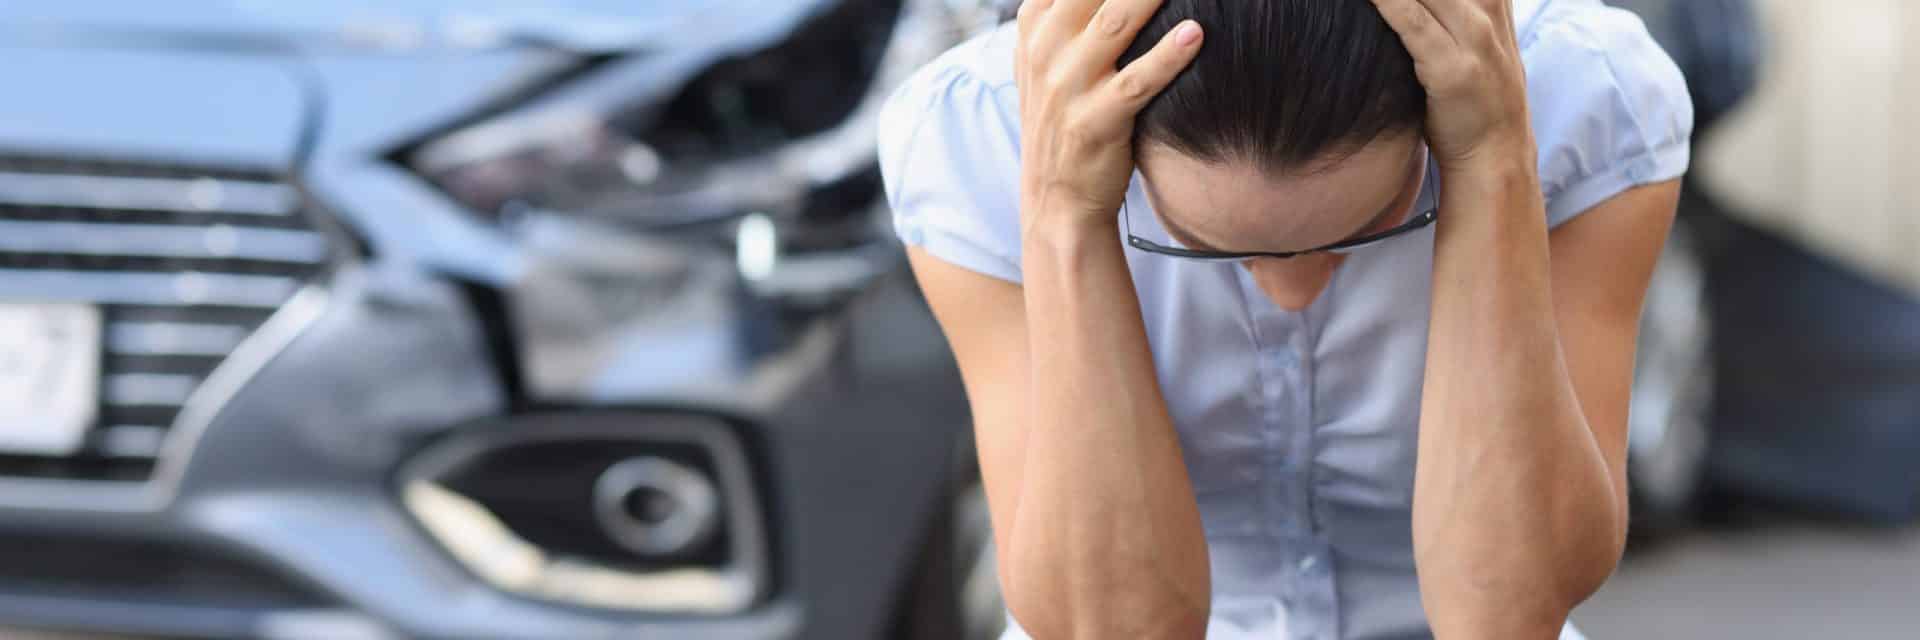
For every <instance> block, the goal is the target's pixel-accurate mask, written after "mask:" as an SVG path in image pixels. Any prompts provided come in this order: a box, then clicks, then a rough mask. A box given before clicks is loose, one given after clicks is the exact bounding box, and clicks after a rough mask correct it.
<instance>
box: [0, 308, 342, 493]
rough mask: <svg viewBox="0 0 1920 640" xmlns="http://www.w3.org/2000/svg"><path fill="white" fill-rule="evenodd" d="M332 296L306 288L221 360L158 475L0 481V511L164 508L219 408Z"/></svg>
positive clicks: (182, 420)
mask: <svg viewBox="0 0 1920 640" xmlns="http://www.w3.org/2000/svg"><path fill="white" fill-rule="evenodd" d="M0 278H4V274H0ZM0 281H4V280H0ZM329 298H330V296H329V294H328V292H327V290H326V288H324V287H322V286H320V285H310V286H308V287H306V288H304V289H301V290H300V291H299V293H296V294H294V296H293V298H292V299H290V300H288V301H287V303H286V305H285V306H282V307H281V308H280V310H279V311H276V312H274V314H273V316H272V317H270V318H268V319H267V321H266V322H265V323H263V324H261V325H260V328H259V329H258V330H256V331H254V333H253V335H251V336H248V337H247V339H246V341H245V342H243V343H241V345H240V346H239V348H237V349H235V350H234V351H233V354H232V355H230V356H228V357H227V359H226V360H225V361H224V362H221V363H220V366H219V367H217V368H215V369H214V370H213V373H212V374H211V375H209V376H207V379H206V380H205V381H204V382H202V383H201V384H200V386H199V388H197V389H195V390H194V392H193V394H192V395H191V396H189V397H188V398H187V402H186V404H185V405H184V406H183V407H182V408H181V410H180V413H179V415H177V416H176V417H175V418H174V421H173V425H172V427H171V428H170V429H169V430H168V433H167V439H166V442H165V443H164V444H163V445H162V446H161V450H160V455H159V460H158V462H157V463H156V466H155V468H154V471H153V475H152V476H151V477H149V478H147V480H146V481H145V482H118V481H107V480H70V479H57V478H18V477H0V507H7V508H19V509H50V510H51V509H62V510H71V511H94V512H146V511H158V510H160V509H161V508H163V507H165V506H166V505H167V503H168V502H169V501H171V500H172V499H173V498H174V496H175V495H176V494H177V493H178V491H179V489H180V481H181V479H182V478H184V477H185V475H186V469H187V465H188V464H189V463H191V462H192V458H193V452H194V450H195V448H196V447H197V446H198V445H199V442H200V438H201V437H202V436H203V435H205V433H206V430H207V428H208V427H210V426H211V425H212V424H213V421H214V419H215V418H217V417H218V416H219V412H220V410H221V409H222V408H224V407H225V406H226V404H227V403H228V402H229V401H231V400H232V399H233V397H234V396H235V395H237V394H238V393H239V392H240V389H241V388H242V387H244V386H245V385H246V383H247V382H248V381H250V380H252V379H253V377H254V375H255V374H258V373H259V372H260V370H261V369H262V368H265V367H266V365H267V363H269V362H272V361H273V359H274V358H275V357H276V356H278V355H280V353H281V352H282V351H285V350H286V348H287V346H289V345H291V344H293V341H294V339H295V338H298V337H299V336H300V335H301V334H303V333H305V332H306V329H307V327H310V326H312V325H313V323H314V322H315V321H316V320H318V319H319V318H320V317H321V316H322V315H323V314H324V313H325V312H326V310H327V302H328V300H329Z"/></svg>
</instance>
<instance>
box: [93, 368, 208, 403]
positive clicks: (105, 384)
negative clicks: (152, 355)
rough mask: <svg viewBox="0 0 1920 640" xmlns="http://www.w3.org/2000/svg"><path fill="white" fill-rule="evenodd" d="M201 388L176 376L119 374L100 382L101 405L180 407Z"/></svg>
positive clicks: (196, 382) (197, 382)
mask: <svg viewBox="0 0 1920 640" xmlns="http://www.w3.org/2000/svg"><path fill="white" fill-rule="evenodd" d="M199 385H200V380H199V379H197V378H194V377H193V376H189V375H183V374H177V373H116V374H111V375H108V376H106V379H104V380H101V381H100V402H101V403H102V404H106V405H109V406H116V407H125V406H138V407H178V406H180V405H183V404H186V403H187V397H188V396H191V395H193V389H194V387H196V386H199Z"/></svg>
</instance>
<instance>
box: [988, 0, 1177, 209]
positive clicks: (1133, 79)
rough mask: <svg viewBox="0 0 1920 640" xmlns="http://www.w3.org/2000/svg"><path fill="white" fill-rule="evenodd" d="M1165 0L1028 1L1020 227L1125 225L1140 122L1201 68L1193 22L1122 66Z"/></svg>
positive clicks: (1021, 59) (1019, 73)
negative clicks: (1122, 216) (1121, 216)
mask: <svg viewBox="0 0 1920 640" xmlns="http://www.w3.org/2000/svg"><path fill="white" fill-rule="evenodd" d="M1162 2H1164V0H1026V2H1025V3H1024V4H1022V5H1021V7H1020V16H1019V21H1020V24H1019V28H1020V42H1019V46H1018V47H1017V48H1016V49H1015V54H1014V65H1015V66H1016V71H1015V75H1016V80H1017V82H1018V83H1019V87H1020V119H1021V122H1020V147H1021V179H1020V199H1021V210H1022V212H1023V213H1022V214H1021V215H1022V218H1023V220H1022V226H1023V227H1024V228H1028V229H1031V228H1032V227H1033V225H1035V224H1037V223H1040V222H1042V221H1043V220H1042V218H1049V219H1050V218H1063V219H1061V220H1059V221H1060V222H1066V223H1069V224H1074V225H1076V226H1077V225H1078V224H1081V223H1087V222H1094V223H1099V222H1105V223H1107V224H1117V222H1116V220H1117V216H1116V215H1115V213H1116V212H1118V211H1119V210H1120V205H1121V203H1122V201H1123V200H1124V199H1125V198H1126V193H1127V183H1128V181H1129V180H1130V179H1131V177H1132V175H1133V168H1134V159H1133V129H1134V126H1133V125H1134V118H1135V116H1137V115H1138V114H1139V112H1140V110H1141V109H1142V108H1144V107H1145V106H1146V105H1147V103H1148V102H1149V101H1151V100H1152V99H1153V98H1154V97H1155V96H1157V95H1159V94H1160V92H1161V91H1163V90H1165V89H1166V87H1167V85H1169V84H1171V83H1172V82H1173V79H1174V78H1175V77H1176V76H1177V75H1179V73H1180V71H1181V70H1184V69H1186V68H1187V65H1188V64H1190V63H1192V62H1193V58H1194V56H1195V55H1197V54H1198V53H1199V52H1200V41H1201V35H1202V34H1201V30H1200V25H1199V24H1197V23H1195V22H1193V21H1191V20H1188V21H1185V22H1182V23H1180V25H1179V26H1177V27H1175V28H1174V29H1173V30H1172V31H1170V32H1168V34H1167V36H1166V37H1165V38H1163V39H1162V40H1161V41H1160V42H1159V43H1158V44H1156V45H1155V46H1154V48H1153V49H1152V51H1150V52H1148V53H1147V54H1146V55H1144V56H1141V57H1140V58H1139V59H1137V60H1135V61H1133V63H1131V64H1129V65H1127V66H1126V68H1124V69H1119V68H1117V67H1118V63H1119V60H1120V56H1121V54H1123V53H1125V52H1126V50H1127V48H1128V47H1129V46H1131V45H1132V44H1133V41H1134V40H1135V38H1137V37H1138V34H1139V32H1140V29H1141V27H1143V26H1145V24H1146V22H1147V20H1148V18H1150V17H1152V16H1153V14H1154V12H1155V11H1158V10H1159V8H1160V5H1161V3H1162Z"/></svg>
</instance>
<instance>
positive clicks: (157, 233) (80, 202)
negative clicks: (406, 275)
mask: <svg viewBox="0 0 1920 640" xmlns="http://www.w3.org/2000/svg"><path fill="white" fill-rule="evenodd" d="M306 211H307V208H306V207H304V206H302V201H301V199H300V197H299V195H298V192H297V190H295V189H294V188H292V186H291V185H289V184H287V183H286V181H285V180H283V179H282V178H281V177H279V176H276V175H273V174H270V173H262V172H250V171H234V170H219V169H199V168H190V167H166V166H143V165H136V164H129V163H114V162H93V161H77V160H65V159H46V158H20V157H6V156H0V304H5V303H20V302H49V301H51V302H79V303H88V304H92V305H96V306H97V307H98V308H99V309H100V311H101V317H102V321H103V327H102V330H103V335H102V336H101V338H102V341H101V343H102V353H101V358H102V359H101V380H100V387H99V389H100V394H99V398H100V407H99V414H98V416H99V419H98V421H97V423H96V424H95V425H94V426H93V428H92V430H91V431H90V432H89V435H88V437H87V440H86V443H85V444H84V445H83V446H82V448H81V450H80V451H79V452H78V453H76V454H74V455H71V456H44V455H22V454H18V453H0V476H13V477H39V478H69V479H88V480H122V481H140V480H144V479H145V478H147V477H148V475H149V474H150V473H151V472H152V470H153V467H154V465H155V464H156V462H157V460H158V457H159V455H160V450H161V445H162V444H163V443H164V442H165V441H166V440H167V437H168V435H169V434H170V433H171V430H172V428H173V426H174V423H175V421H176V420H177V418H178V416H179V414H180V411H181V408H182V407H183V406H184V405H185V404H186V403H187V401H188V399H189V398H190V397H191V396H192V395H193V394H194V392H195V391H197V390H198V389H199V388H200V386H201V383H202V382H204V381H205V380H206V379H207V377H208V376H209V375H211V374H212V373H213V372H214V370H215V369H216V368H218V367H219V366H220V365H221V363H222V362H224V361H225V360H226V358H227V356H229V355H230V354H231V353H232V352H233V351H234V349H235V348H237V347H238V346H239V345H240V344H241V343H242V342H243V341H245V340H246V339H247V338H248V337H249V336H251V335H253V333H254V332H255V331H256V330H258V329H259V328H260V326H261V325H262V324H263V323H264V322H266V320H267V319H268V318H269V317H270V316H272V315H273V313H274V312H275V311H277V310H278V309H279V308H280V307H281V306H282V305H284V304H285V303H286V302H287V301H288V300H289V299H291V298H292V296H293V295H294V294H295V293H296V292H297V291H298V290H299V289H300V288H301V287H302V286H304V285H305V284H306V283H307V282H308V281H309V280H310V279H312V278H313V277H314V275H315V274H316V273H317V272H318V271H319V270H320V269H321V268H322V267H323V266H324V265H325V264H326V262H327V260H328V257H329V252H330V251H331V250H332V248H331V247H332V245H331V244H330V243H329V241H328V237H327V236H326V235H325V234H324V233H322V232H320V231H319V230H318V229H317V227H316V226H315V225H314V224H313V221H312V220H311V219H310V218H309V217H308V214H307V213H306Z"/></svg>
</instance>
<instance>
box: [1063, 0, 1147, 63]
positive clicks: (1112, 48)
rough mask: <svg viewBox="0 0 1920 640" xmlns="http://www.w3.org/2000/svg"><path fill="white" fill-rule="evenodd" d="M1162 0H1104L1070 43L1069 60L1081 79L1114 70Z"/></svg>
mask: <svg viewBox="0 0 1920 640" xmlns="http://www.w3.org/2000/svg"><path fill="white" fill-rule="evenodd" d="M1165 2H1166V0H1107V1H1106V2H1105V3H1102V4H1101V5H1100V9H1099V10H1098V11H1096V12H1094V14H1093V18H1092V19H1091V20H1090V21H1089V22H1088V23H1087V28H1086V31H1084V32H1082V33H1081V34H1080V36H1079V38H1078V40H1077V41H1076V42H1075V43H1074V51H1073V54H1072V59H1071V60H1068V61H1067V63H1068V64H1071V65H1073V66H1074V68H1075V71H1076V73H1079V74H1082V75H1081V77H1085V78H1100V77H1105V76H1108V75H1112V74H1113V73H1114V66H1115V63H1117V62H1118V61H1119V60H1120V54H1122V53H1125V52H1126V50H1127V48H1128V47H1131V46H1133V41H1134V39H1136V38H1138V37H1139V36H1140V30H1141V29H1142V28H1145V27H1146V26H1147V20H1148V19H1150V18H1152V17H1153V13H1154V12H1155V11H1159V10H1160V5H1162V4H1164V3H1165Z"/></svg>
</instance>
